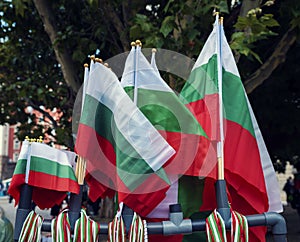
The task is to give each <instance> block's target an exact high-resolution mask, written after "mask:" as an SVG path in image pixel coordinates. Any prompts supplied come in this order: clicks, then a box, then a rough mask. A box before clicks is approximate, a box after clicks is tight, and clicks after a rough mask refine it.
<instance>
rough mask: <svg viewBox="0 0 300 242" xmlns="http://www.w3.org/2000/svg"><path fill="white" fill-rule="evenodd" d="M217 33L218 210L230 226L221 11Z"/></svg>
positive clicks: (216, 186)
mask: <svg viewBox="0 0 300 242" xmlns="http://www.w3.org/2000/svg"><path fill="white" fill-rule="evenodd" d="M215 24H216V25H217V33H216V38H217V40H216V53H217V71H218V90H219V123H220V125H219V132H220V140H219V141H218V143H217V156H218V179H217V181H216V184H215V188H216V199H217V210H218V212H219V213H220V215H221V216H222V218H223V219H224V222H225V226H226V227H227V228H229V227H230V217H231V214H230V208H229V203H228V197H227V192H226V181H225V177H224V121H223V120H224V117H223V90H222V89H223V76H222V39H221V27H222V26H221V25H222V18H221V19H220V20H219V13H216V21H215Z"/></svg>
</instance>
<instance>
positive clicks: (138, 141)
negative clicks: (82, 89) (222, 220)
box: [75, 63, 175, 198]
mask: <svg viewBox="0 0 300 242" xmlns="http://www.w3.org/2000/svg"><path fill="white" fill-rule="evenodd" d="M75 149H76V152H77V153H78V154H79V155H80V156H82V157H84V158H86V159H87V161H88V164H87V172H89V168H90V167H92V168H93V170H96V169H97V174H95V178H96V180H97V181H98V182H100V183H101V184H103V185H105V186H106V187H109V188H112V189H114V190H117V191H120V192H126V193H130V192H132V191H134V190H136V189H142V188H141V187H142V186H141V185H142V184H143V183H144V182H145V181H146V180H149V181H151V180H152V177H159V178H160V183H162V182H166V183H168V182H169V181H168V179H167V176H166V175H165V172H164V170H163V169H162V166H163V165H164V164H165V163H166V161H168V160H169V159H170V158H171V157H172V156H173V155H174V153H175V151H174V149H173V148H172V147H171V146H170V145H169V144H168V143H167V142H166V141H165V139H164V138H163V137H162V136H161V135H160V134H159V132H158V131H157V130H156V129H155V128H154V127H153V126H152V124H151V123H150V122H149V121H148V119H146V117H145V116H144V115H143V114H142V112H141V111H140V110H139V109H138V108H137V107H136V105H135V104H134V103H133V102H132V101H131V99H130V98H129V97H128V95H127V94H126V93H125V91H124V90H123V88H122V87H121V85H120V82H119V80H118V78H117V76H116V75H115V74H114V73H113V72H112V71H111V70H109V69H108V68H107V67H105V66H103V65H102V64H100V63H95V64H94V67H93V70H92V71H90V74H89V80H88V84H87V87H86V95H85V99H84V106H83V111H82V114H81V118H80V123H79V128H78V133H77V140H76V146H75ZM94 192H95V193H96V191H94ZM102 194H103V190H100V191H99V193H98V194H93V197H94V198H95V197H97V196H98V197H99V196H101V195H102Z"/></svg>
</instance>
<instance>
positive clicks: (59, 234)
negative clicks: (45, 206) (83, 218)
mask: <svg viewBox="0 0 300 242" xmlns="http://www.w3.org/2000/svg"><path fill="white" fill-rule="evenodd" d="M68 211H69V210H68V209H64V210H62V211H60V213H59V214H58V216H57V217H56V218H54V219H52V221H51V236H52V241H53V242H61V241H64V242H72V232H71V225H70V221H69V215H68Z"/></svg>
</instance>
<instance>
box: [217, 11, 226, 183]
mask: <svg viewBox="0 0 300 242" xmlns="http://www.w3.org/2000/svg"><path fill="white" fill-rule="evenodd" d="M222 22H223V19H222V18H221V19H220V20H219V14H218V13H217V14H216V24H217V41H216V50H217V68H218V87H219V122H220V126H219V128H220V129H219V131H220V140H219V142H218V144H217V152H218V153H217V154H218V179H219V180H224V122H223V120H224V119H223V90H222V89H223V78H222V40H221V25H222Z"/></svg>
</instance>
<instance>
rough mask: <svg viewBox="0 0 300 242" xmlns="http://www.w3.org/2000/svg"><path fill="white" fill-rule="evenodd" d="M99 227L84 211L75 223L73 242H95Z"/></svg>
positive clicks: (82, 210)
mask: <svg viewBox="0 0 300 242" xmlns="http://www.w3.org/2000/svg"><path fill="white" fill-rule="evenodd" d="M99 231H100V225H99V224H98V223H97V222H96V221H94V220H92V219H91V218H90V217H89V216H88V215H87V214H86V211H85V210H84V209H81V211H80V217H79V219H77V220H76V222H75V227H74V236H73V242H97V241H98V233H99Z"/></svg>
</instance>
